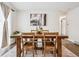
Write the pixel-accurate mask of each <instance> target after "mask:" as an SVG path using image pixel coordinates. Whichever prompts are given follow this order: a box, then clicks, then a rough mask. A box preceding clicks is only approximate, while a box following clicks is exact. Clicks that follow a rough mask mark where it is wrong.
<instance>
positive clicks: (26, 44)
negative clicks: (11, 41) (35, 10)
mask: <svg viewBox="0 0 79 59" xmlns="http://www.w3.org/2000/svg"><path fill="white" fill-rule="evenodd" d="M34 35H35V34H34V33H22V35H21V42H22V56H24V54H25V51H26V54H27V51H31V52H32V53H33V56H34ZM28 39H29V40H28Z"/></svg>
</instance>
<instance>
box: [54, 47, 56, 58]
mask: <svg viewBox="0 0 79 59" xmlns="http://www.w3.org/2000/svg"><path fill="white" fill-rule="evenodd" d="M53 55H54V57H56V48H55V47H54V49H53Z"/></svg>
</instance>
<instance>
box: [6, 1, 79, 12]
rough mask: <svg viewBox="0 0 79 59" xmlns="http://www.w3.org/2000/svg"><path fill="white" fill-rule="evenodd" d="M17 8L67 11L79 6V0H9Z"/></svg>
mask: <svg viewBox="0 0 79 59" xmlns="http://www.w3.org/2000/svg"><path fill="white" fill-rule="evenodd" d="M7 3H8V4H10V5H11V6H12V7H14V8H15V9H16V10H21V11H23V10H27V8H28V9H30V8H31V9H43V8H44V9H48V8H50V9H52V10H55V11H61V12H67V11H69V10H72V9H74V8H76V7H78V6H79V2H7Z"/></svg>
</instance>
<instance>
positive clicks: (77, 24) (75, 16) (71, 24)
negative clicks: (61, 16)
mask: <svg viewBox="0 0 79 59" xmlns="http://www.w3.org/2000/svg"><path fill="white" fill-rule="evenodd" d="M67 22H68V25H67V26H68V35H69V36H70V40H71V41H72V42H79V7H78V8H76V9H73V10H72V11H70V12H69V13H68V14H67Z"/></svg>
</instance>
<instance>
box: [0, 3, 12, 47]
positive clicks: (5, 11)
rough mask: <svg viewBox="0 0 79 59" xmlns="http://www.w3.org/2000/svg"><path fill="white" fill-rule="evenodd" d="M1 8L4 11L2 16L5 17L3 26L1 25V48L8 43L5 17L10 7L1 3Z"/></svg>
mask: <svg viewBox="0 0 79 59" xmlns="http://www.w3.org/2000/svg"><path fill="white" fill-rule="evenodd" d="M1 8H2V11H3V13H4V18H5V21H4V26H3V39H2V48H3V47H6V46H7V45H8V41H7V40H8V21H7V18H8V15H9V12H10V10H11V9H10V8H9V7H8V6H6V5H5V4H3V3H1Z"/></svg>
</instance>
